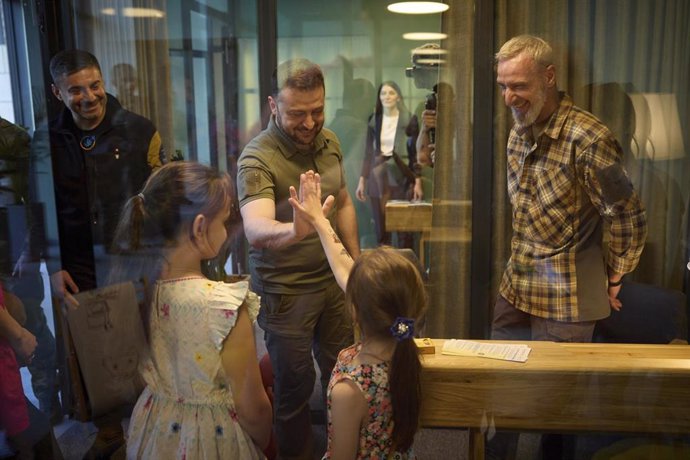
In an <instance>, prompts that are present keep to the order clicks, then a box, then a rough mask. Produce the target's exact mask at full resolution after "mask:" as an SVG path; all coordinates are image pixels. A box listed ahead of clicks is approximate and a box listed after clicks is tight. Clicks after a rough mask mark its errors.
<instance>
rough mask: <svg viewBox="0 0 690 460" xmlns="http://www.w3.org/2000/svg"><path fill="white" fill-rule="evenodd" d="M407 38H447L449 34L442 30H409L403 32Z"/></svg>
mask: <svg viewBox="0 0 690 460" xmlns="http://www.w3.org/2000/svg"><path fill="white" fill-rule="evenodd" d="M403 38H404V39H405V40H445V39H446V38H448V34H443V33H441V32H407V33H404V34H403Z"/></svg>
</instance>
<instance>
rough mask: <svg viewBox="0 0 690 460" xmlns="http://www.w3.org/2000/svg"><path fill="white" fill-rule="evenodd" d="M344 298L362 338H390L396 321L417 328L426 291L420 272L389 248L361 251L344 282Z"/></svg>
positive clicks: (424, 305)
mask: <svg viewBox="0 0 690 460" xmlns="http://www.w3.org/2000/svg"><path fill="white" fill-rule="evenodd" d="M346 297H347V301H348V304H350V306H351V308H353V310H354V312H355V314H356V316H357V322H358V323H359V327H360V328H361V330H362V333H363V334H364V336H365V337H385V338H389V337H391V334H392V332H391V326H392V325H393V323H394V322H395V320H396V318H399V317H402V318H410V319H412V320H414V321H415V326H416V327H417V328H419V321H420V320H421V318H422V317H423V315H424V312H425V310H426V292H425V289H424V282H423V281H422V277H421V276H420V274H419V270H418V269H417V267H415V266H414V264H413V263H412V262H410V260H408V259H407V258H406V257H405V256H403V255H402V254H400V253H399V252H398V251H396V250H395V249H392V248H388V247H382V248H378V249H373V250H370V251H364V252H363V253H362V255H361V256H360V257H359V258H358V259H357V260H356V262H355V264H354V266H353V267H352V271H351V272H350V278H349V279H348V282H347V289H346Z"/></svg>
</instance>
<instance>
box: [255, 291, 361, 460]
mask: <svg viewBox="0 0 690 460" xmlns="http://www.w3.org/2000/svg"><path fill="white" fill-rule="evenodd" d="M260 295H261V310H260V312H259V317H258V322H259V325H260V326H261V328H262V329H263V330H264V331H265V340H266V348H267V349H268V354H269V355H270V357H271V366H272V367H273V377H274V388H273V392H274V399H273V408H274V427H275V432H276V440H277V444H278V455H279V457H280V458H281V459H305V460H306V459H309V460H311V459H312V458H313V456H314V453H313V449H314V441H313V435H312V427H311V410H310V407H309V399H310V398H311V394H312V391H313V390H314V380H315V378H316V372H315V370H314V360H313V358H312V351H313V354H314V358H315V359H316V362H317V364H318V366H319V369H320V371H321V386H322V389H323V395H324V398H325V395H326V388H327V386H328V380H329V378H330V376H331V371H332V370H333V366H334V365H335V362H336V359H337V357H338V353H339V352H340V350H342V349H343V348H345V347H347V346H349V345H351V344H352V343H353V327H352V315H351V314H350V313H349V312H348V311H347V309H346V308H345V298H344V295H343V292H342V290H341V289H340V288H339V287H338V285H337V284H336V283H335V281H333V282H332V284H331V285H330V286H329V287H328V288H327V289H324V290H322V291H318V292H314V293H309V294H300V295H285V294H270V293H261V294H260Z"/></svg>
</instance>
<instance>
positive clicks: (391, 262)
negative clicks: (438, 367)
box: [290, 171, 426, 459]
mask: <svg viewBox="0 0 690 460" xmlns="http://www.w3.org/2000/svg"><path fill="white" fill-rule="evenodd" d="M290 192H291V198H290V204H291V205H292V207H293V208H294V209H295V220H296V221H298V219H303V220H304V221H306V222H309V223H311V225H312V226H313V227H314V228H315V229H316V232H317V233H318V234H319V237H320V238H321V243H322V244H323V246H324V250H325V251H326V255H327V256H328V261H329V263H330V265H331V268H332V269H333V273H334V275H335V277H336V280H337V281H338V283H339V284H340V286H341V287H344V288H345V297H346V299H347V302H348V304H349V305H350V306H351V308H352V316H353V319H354V320H355V322H356V323H357V324H358V326H359V329H360V342H359V343H356V344H355V345H353V346H351V347H348V348H346V349H344V350H342V351H341V352H340V355H339V356H338V361H337V363H336V365H335V368H334V369H333V373H332V374H331V380H330V382H329V384H328V394H327V402H328V448H327V451H326V454H325V455H324V459H353V458H357V459H364V458H367V459H407V458H414V455H413V453H412V441H413V439H414V435H415V433H416V431H417V428H418V426H419V411H420V403H421V388H420V372H421V364H420V361H419V351H418V349H417V347H416V345H415V344H414V341H413V336H414V330H415V327H419V324H420V321H421V318H422V316H423V314H424V311H425V309H426V295H425V290H424V284H423V282H422V279H421V276H420V274H419V271H418V270H417V268H416V267H415V266H414V265H413V264H412V263H411V262H410V261H409V260H408V259H406V258H405V257H404V256H402V255H400V254H399V253H398V252H396V251H395V250H394V249H391V248H379V249H374V250H371V251H365V252H363V253H362V255H361V256H360V257H359V258H358V259H357V260H356V261H354V262H353V261H352V259H351V258H350V256H349V255H348V253H347V251H346V250H345V248H344V246H343V245H342V243H341V242H340V239H339V238H338V236H337V234H336V233H335V231H334V230H333V228H332V227H331V225H330V223H329V221H328V219H326V218H325V217H324V216H325V215H326V214H327V212H328V209H330V207H331V206H332V205H333V201H334V200H333V197H332V196H329V197H328V198H326V200H325V202H324V204H323V205H322V204H321V188H320V177H319V175H318V174H315V173H314V172H313V171H308V172H307V173H305V174H302V175H301V177H300V193H299V195H298V194H297V192H296V190H295V189H294V188H292V189H291V190H290ZM297 224H299V222H297Z"/></svg>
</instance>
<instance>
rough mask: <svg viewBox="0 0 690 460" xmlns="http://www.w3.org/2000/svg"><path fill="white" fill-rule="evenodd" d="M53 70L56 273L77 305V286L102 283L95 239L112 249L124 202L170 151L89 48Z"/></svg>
mask: <svg viewBox="0 0 690 460" xmlns="http://www.w3.org/2000/svg"><path fill="white" fill-rule="evenodd" d="M50 73H51V76H52V78H53V85H52V91H53V94H54V95H55V97H56V98H58V99H59V100H60V101H62V102H63V103H64V104H65V109H64V110H63V111H62V112H61V113H60V115H59V116H58V117H57V118H56V119H55V120H53V121H52V122H51V124H50V141H51V147H52V159H53V174H54V184H55V199H56V207H57V215H58V231H59V233H60V254H61V259H62V268H61V270H59V271H57V272H55V273H54V274H53V275H52V276H51V281H52V284H53V289H54V291H55V293H56V294H57V295H58V296H61V297H63V298H64V300H65V301H66V302H67V303H68V304H72V305H76V300H75V299H74V298H73V297H72V294H74V293H76V292H79V291H80V290H81V291H83V290H89V289H93V288H95V287H97V284H98V283H97V276H96V273H97V271H96V263H95V256H94V245H96V247H97V248H99V247H102V248H104V250H105V251H106V252H108V251H109V249H110V244H111V243H112V237H113V234H114V232H115V228H116V226H117V222H118V219H119V213H120V210H121V208H122V206H123V204H124V203H125V202H126V200H127V199H128V198H130V197H131V196H133V195H136V194H137V193H138V192H139V190H140V189H141V187H142V185H143V184H144V182H145V180H146V178H147V177H148V176H149V174H151V172H152V171H153V170H154V169H155V168H157V167H159V166H161V165H162V164H163V163H164V162H165V161H166V155H165V151H164V150H163V147H162V144H161V138H160V135H159V134H158V131H157V130H156V128H155V126H154V125H153V124H152V123H151V122H150V121H149V120H148V119H146V118H144V117H142V116H140V115H137V114H135V113H133V112H129V111H127V110H125V109H123V108H122V106H121V105H120V103H119V102H118V101H117V99H115V98H114V97H113V96H111V95H109V94H107V93H106V92H105V85H104V82H103V77H102V75H101V68H100V65H99V63H98V61H97V60H96V58H95V57H94V56H93V55H92V54H90V53H88V52H86V51H81V50H66V51H62V52H60V53H58V54H56V55H55V56H54V57H53V58H52V59H51V61H50ZM98 250H100V249H98ZM98 250H97V251H96V253H98ZM101 283H102V281H101Z"/></svg>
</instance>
